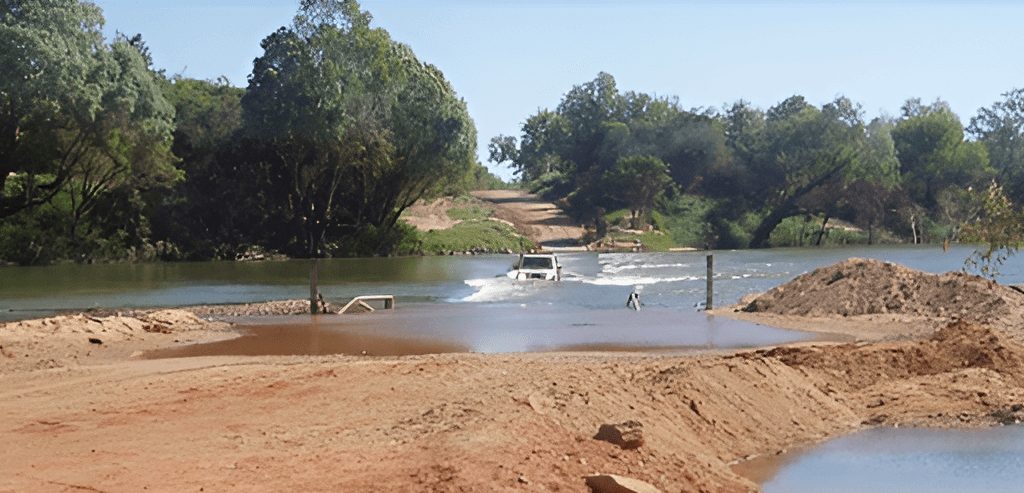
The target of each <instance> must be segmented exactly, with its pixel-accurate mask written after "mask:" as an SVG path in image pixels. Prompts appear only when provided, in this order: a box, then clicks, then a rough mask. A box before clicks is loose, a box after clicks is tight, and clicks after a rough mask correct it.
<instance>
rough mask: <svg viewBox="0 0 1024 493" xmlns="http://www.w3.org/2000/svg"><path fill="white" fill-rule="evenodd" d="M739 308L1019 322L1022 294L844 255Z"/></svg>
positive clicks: (955, 275) (1023, 320)
mask: <svg viewBox="0 0 1024 493" xmlns="http://www.w3.org/2000/svg"><path fill="white" fill-rule="evenodd" d="M742 309H743V311H747V312H758V313H773V314H779V315H794V316H802V317H830V316H836V315H839V316H843V317H849V316H857V315H872V314H902V315H912V316H918V317H926V318H935V319H949V320H953V319H964V320H970V321H973V322H979V323H996V324H999V325H1002V326H1009V327H1024V294H1022V293H1020V292H1018V291H1016V290H1014V289H1012V288H1009V287H1006V286H1002V285H1000V284H997V283H995V282H993V281H991V280H988V279H985V278H982V277H978V276H972V275H969V274H965V273H962V272H949V273H946V274H929V273H925V272H921V271H917V270H913V269H909V268H907V267H903V266H900V265H896V264H892V263H887V262H880V261H877V260H866V259H856V258H854V259H849V260H845V261H843V262H840V263H838V264H835V265H831V266H828V267H822V268H820V269H817V270H815V271H813V272H810V273H807V274H804V275H801V276H799V277H797V278H796V279H793V280H792V281H790V282H788V283H786V284H783V285H781V286H779V287H776V288H774V289H772V290H770V291H768V292H767V293H764V294H762V295H760V296H758V297H757V298H756V299H754V300H753V301H751V302H750V303H749V304H747V305H746V306H744V307H743V308H742Z"/></svg>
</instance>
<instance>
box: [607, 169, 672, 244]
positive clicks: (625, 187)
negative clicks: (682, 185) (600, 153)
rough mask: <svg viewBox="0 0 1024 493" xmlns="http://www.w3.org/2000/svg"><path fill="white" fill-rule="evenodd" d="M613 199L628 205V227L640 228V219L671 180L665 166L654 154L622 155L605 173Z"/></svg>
mask: <svg viewBox="0 0 1024 493" xmlns="http://www.w3.org/2000/svg"><path fill="white" fill-rule="evenodd" d="M605 182H606V183H607V189H608V190H609V193H610V195H611V196H612V198H614V199H617V200H619V201H621V202H622V203H624V204H626V206H627V207H629V211H630V227H633V228H639V227H640V226H641V224H640V220H641V219H642V218H643V216H644V214H645V213H646V212H649V211H650V210H651V208H652V207H653V206H654V203H655V201H656V200H657V199H658V198H659V197H661V196H662V195H663V194H664V193H665V190H666V189H667V188H668V186H669V185H670V184H671V183H672V178H671V176H669V170H668V166H667V165H665V163H664V162H662V160H660V159H658V158H657V157H654V156H650V155H648V156H637V155H634V156H625V157H621V158H619V159H618V160H617V161H616V163H615V167H614V168H612V169H611V170H609V171H607V172H606V173H605Z"/></svg>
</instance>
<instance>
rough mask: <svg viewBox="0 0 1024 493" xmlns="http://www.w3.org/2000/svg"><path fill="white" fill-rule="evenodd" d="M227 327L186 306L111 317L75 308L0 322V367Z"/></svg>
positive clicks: (40, 364)
mask: <svg viewBox="0 0 1024 493" xmlns="http://www.w3.org/2000/svg"><path fill="white" fill-rule="evenodd" d="M226 328H227V325H226V324H223V323H217V322H208V321H205V320H203V319H201V318H199V317H197V316H196V315H194V314H193V313H191V312H188V311H185V310H157V311H150V312H144V311H133V312H129V313H127V314H114V315H110V316H94V315H90V314H85V313H79V314H75V315H62V316H57V317H50V318H42V319H35V320H23V321H18V322H9V323H5V324H0V372H5V371H11V370H26V369H39V368H57V367H62V366H66V365H68V364H71V363H74V362H82V360H84V359H85V358H88V357H93V356H97V355H98V353H100V352H106V353H110V356H124V355H125V354H122V353H125V352H126V351H128V352H133V351H136V350H139V349H149V348H150V346H152V347H155V346H158V345H166V344H167V343H168V342H171V341H172V340H173V341H175V342H178V341H181V342H187V341H190V340H193V339H195V338H196V337H197V336H201V335H203V334H206V333H209V332H211V331H223V330H225V329H226ZM199 333H202V334H199ZM111 344H114V346H111ZM94 353H96V354H94ZM115 353H116V354H115Z"/></svg>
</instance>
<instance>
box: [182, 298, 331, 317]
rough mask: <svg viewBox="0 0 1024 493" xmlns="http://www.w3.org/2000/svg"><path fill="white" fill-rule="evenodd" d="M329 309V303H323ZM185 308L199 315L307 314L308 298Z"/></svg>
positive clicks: (255, 315)
mask: <svg viewBox="0 0 1024 493" xmlns="http://www.w3.org/2000/svg"><path fill="white" fill-rule="evenodd" d="M325 305H326V307H327V309H328V310H329V311H330V310H331V306H330V303H325ZM185 309H186V310H188V311H190V312H192V313H195V314H196V315H198V316H200V317H258V316H275V315H308V314H309V300H279V301H264V302H262V303H245V304H241V305H199V306H190V307H186V308H185Z"/></svg>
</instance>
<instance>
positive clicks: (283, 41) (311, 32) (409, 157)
mask: <svg viewBox="0 0 1024 493" xmlns="http://www.w3.org/2000/svg"><path fill="white" fill-rule="evenodd" d="M370 20H371V17H370V15H369V14H368V13H366V12H363V11H361V10H360V9H359V5H358V3H356V2H355V1H354V0H344V1H340V2H338V1H329V0H319V1H314V0H309V1H305V2H303V7H302V9H301V11H300V13H299V15H298V16H297V17H296V20H295V23H294V25H293V26H292V27H291V28H281V29H279V30H278V31H277V32H275V33H273V34H271V35H270V36H268V37H267V38H266V39H264V40H263V42H262V47H263V49H264V54H263V55H262V56H261V57H259V58H257V59H256V61H255V62H254V68H253V74H252V76H251V77H250V80H249V87H248V89H247V90H246V94H245V96H244V97H243V98H242V108H243V122H244V125H243V128H244V131H245V133H246V135H247V136H248V137H250V138H252V139H253V142H254V143H259V144H260V145H261V146H262V148H261V149H259V151H258V155H257V156H256V157H255V159H254V162H255V164H256V166H257V168H258V169H260V170H261V172H262V173H264V174H265V177H266V178H265V180H264V187H265V188H264V189H263V190H262V192H263V193H264V194H265V195H266V196H267V198H268V199H269V201H270V202H271V203H270V204H268V209H270V211H271V212H272V214H273V215H274V216H275V220H274V221H273V222H274V224H275V227H276V228H278V229H282V230H285V231H287V234H285V235H283V237H282V238H281V239H280V240H278V243H279V245H278V246H279V247H280V248H281V249H282V250H285V251H287V252H289V253H292V254H295V255H310V256H316V255H322V254H323V251H322V250H321V245H323V244H325V243H329V242H332V241H334V239H335V238H343V237H344V236H347V235H356V234H361V233H360V232H361V231H363V230H366V229H367V228H370V227H372V228H373V229H374V230H375V231H377V232H378V234H384V233H383V231H384V230H387V229H389V228H392V227H394V226H395V223H396V222H397V220H398V217H399V215H400V214H401V212H402V211H403V210H404V209H405V208H407V207H409V206H410V205H412V204H413V203H414V202H415V201H416V200H417V199H419V198H421V197H424V196H425V195H427V194H428V193H429V192H430V191H431V190H435V189H437V188H438V187H441V188H444V187H446V186H450V185H451V183H452V182H453V180H454V181H458V180H461V179H462V177H464V176H465V175H466V173H467V172H469V171H470V169H471V165H472V163H473V161H472V155H473V152H474V150H475V149H474V147H475V141H476V131H475V128H474V126H473V122H472V120H470V118H469V115H468V112H467V110H466V105H465V103H464V102H463V101H462V100H461V99H458V97H457V96H456V95H455V92H454V90H453V89H452V88H451V86H450V85H449V84H448V82H447V81H446V80H445V79H444V76H443V75H442V74H441V72H440V71H439V70H437V68H436V67H434V66H432V65H428V64H424V63H422V62H420V61H419V60H418V59H416V57H415V55H414V54H413V53H412V50H411V49H410V48H409V47H408V46H405V45H403V44H400V43H397V42H395V41H393V40H392V39H391V38H390V36H389V35H388V33H387V32H386V31H384V30H383V29H380V28H371V27H370Z"/></svg>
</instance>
